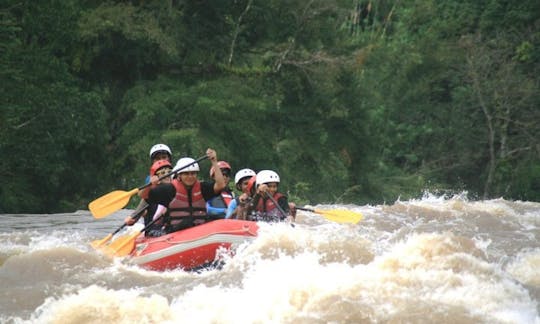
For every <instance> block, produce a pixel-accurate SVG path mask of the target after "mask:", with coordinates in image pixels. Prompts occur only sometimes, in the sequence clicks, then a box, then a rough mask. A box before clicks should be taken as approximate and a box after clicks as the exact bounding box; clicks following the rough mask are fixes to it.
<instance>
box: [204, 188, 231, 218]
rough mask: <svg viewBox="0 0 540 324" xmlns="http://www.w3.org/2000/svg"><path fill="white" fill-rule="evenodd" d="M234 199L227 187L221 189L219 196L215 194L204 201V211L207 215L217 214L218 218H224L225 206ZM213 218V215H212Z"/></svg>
mask: <svg viewBox="0 0 540 324" xmlns="http://www.w3.org/2000/svg"><path fill="white" fill-rule="evenodd" d="M233 200H234V194H233V193H232V191H230V190H228V189H224V190H222V191H221V194H220V195H219V196H215V197H214V198H212V199H210V200H209V201H207V202H206V212H207V213H208V215H212V216H219V217H218V218H224V217H225V214H226V213H227V208H228V207H229V205H230V204H231V202H232V201H233ZM214 218H215V217H214Z"/></svg>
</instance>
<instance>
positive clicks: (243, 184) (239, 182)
mask: <svg viewBox="0 0 540 324" xmlns="http://www.w3.org/2000/svg"><path fill="white" fill-rule="evenodd" d="M256 175H257V174H256V173H255V171H253V170H252V169H248V168H245V169H242V170H239V171H238V172H236V174H235V175H234V183H235V186H236V189H237V190H238V191H239V192H240V195H239V196H238V197H235V198H234V200H233V201H231V203H230V204H229V207H228V208H227V213H226V214H225V218H232V219H242V217H240V215H241V210H242V208H240V209H238V207H239V206H240V207H245V206H246V203H247V202H248V201H249V200H250V199H251V194H250V192H249V190H248V183H249V179H251V178H252V177H255V176H256ZM254 181H255V180H254Z"/></svg>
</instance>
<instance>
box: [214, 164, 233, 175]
mask: <svg viewBox="0 0 540 324" xmlns="http://www.w3.org/2000/svg"><path fill="white" fill-rule="evenodd" d="M217 165H218V167H219V168H220V169H229V171H231V166H230V165H229V163H227V162H225V161H218V163H217ZM214 173H215V170H214V167H211V168H210V177H213V176H214Z"/></svg>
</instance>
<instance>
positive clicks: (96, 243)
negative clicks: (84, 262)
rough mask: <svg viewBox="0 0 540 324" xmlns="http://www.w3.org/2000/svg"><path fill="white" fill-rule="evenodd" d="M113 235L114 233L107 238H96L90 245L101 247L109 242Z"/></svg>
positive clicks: (95, 247) (96, 247)
mask: <svg viewBox="0 0 540 324" xmlns="http://www.w3.org/2000/svg"><path fill="white" fill-rule="evenodd" d="M112 237H113V235H112V234H109V235H107V236H106V237H105V238H103V239H101V240H95V241H92V242H91V243H90V245H91V246H92V247H93V248H94V249H96V250H97V249H99V248H100V247H102V246H103V245H104V244H105V243H107V242H108V241H109V240H110V239H111V238H112Z"/></svg>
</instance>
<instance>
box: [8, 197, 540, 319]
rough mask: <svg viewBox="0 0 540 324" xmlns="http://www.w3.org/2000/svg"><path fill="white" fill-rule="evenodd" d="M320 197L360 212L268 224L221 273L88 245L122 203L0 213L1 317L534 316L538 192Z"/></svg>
mask: <svg viewBox="0 0 540 324" xmlns="http://www.w3.org/2000/svg"><path fill="white" fill-rule="evenodd" d="M316 207H317V208H319V209H332V208H346V209H349V210H350V211H353V212H361V213H362V214H363V215H364V219H363V220H362V221H361V222H360V223H358V224H357V225H346V224H337V223H332V222H329V221H328V220H326V219H325V218H324V217H321V216H320V215H317V214H310V213H306V212H300V213H299V215H298V217H297V226H295V227H294V228H293V227H291V226H287V225H285V224H278V225H272V226H270V225H267V224H262V225H261V229H260V233H259V236H258V237H257V238H256V239H255V240H254V241H251V242H250V243H245V244H242V245H240V246H239V247H238V249H237V252H236V255H235V256H234V257H232V258H230V259H228V260H227V262H226V264H225V265H224V266H223V268H222V269H221V270H206V271H202V272H198V273H195V272H185V271H182V270H175V271H169V272H166V273H160V272H154V271H148V270H143V269H141V268H138V267H137V266H134V265H131V264H129V262H127V260H125V259H109V258H107V257H106V256H104V255H102V254H100V253H98V252H97V251H95V250H93V249H92V247H90V245H89V242H91V241H93V240H96V239H101V238H104V237H105V236H106V235H107V234H109V233H111V232H112V231H114V230H115V229H116V228H117V227H118V226H119V225H121V223H122V220H123V218H124V217H125V216H126V215H127V214H128V213H129V212H130V211H128V210H122V211H119V212H117V213H115V214H113V215H111V216H109V217H107V218H103V219H100V220H96V219H94V218H93V217H92V216H91V214H90V213H89V212H88V211H78V212H76V213H71V214H48V215H0V225H1V226H0V246H1V250H0V282H1V289H0V323H77V324H80V323H306V324H308V323H309V324H312V323H535V324H538V323H540V316H539V313H540V306H539V301H540V203H536V202H520V201H507V200H504V199H495V200H489V201H471V200H468V199H467V198H466V197H465V195H458V196H454V197H441V196H433V195H426V196H425V197H424V198H422V199H418V200H410V201H397V202H395V203H393V204H386V205H374V206H369V205H366V206H355V205H346V206H344V205H321V206H316Z"/></svg>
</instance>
